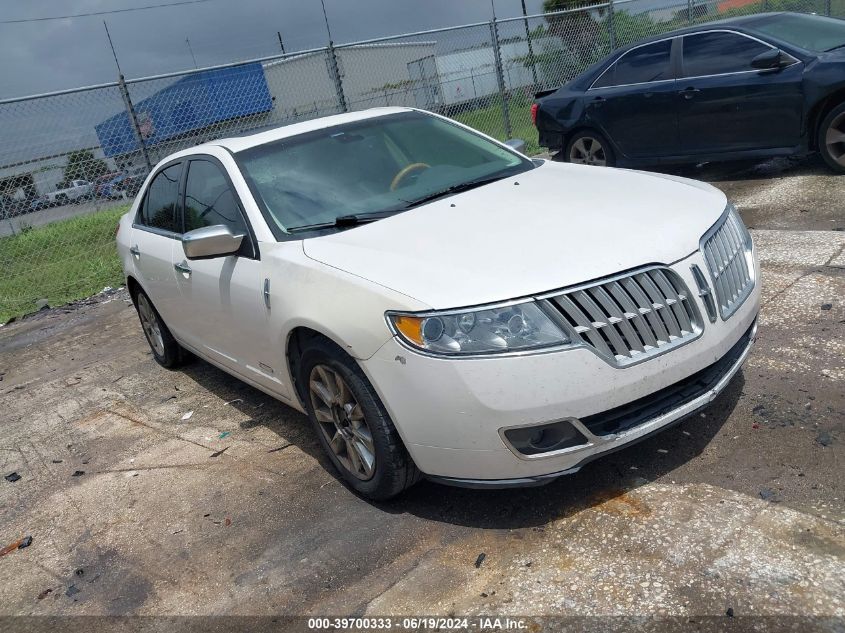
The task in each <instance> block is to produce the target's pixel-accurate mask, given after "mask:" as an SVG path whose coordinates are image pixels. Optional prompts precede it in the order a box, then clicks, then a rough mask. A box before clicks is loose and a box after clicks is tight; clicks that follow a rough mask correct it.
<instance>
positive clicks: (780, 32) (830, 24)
mask: <svg viewBox="0 0 845 633" xmlns="http://www.w3.org/2000/svg"><path fill="white" fill-rule="evenodd" d="M753 26H754V29H755V30H757V31H760V32H761V33H764V34H766V35H770V36H772V37H776V38H778V39H779V40H783V41H784V42H786V43H788V44H792V45H794V46H798V47H800V48H803V49H805V50H808V51H815V52H817V53H820V52H823V51H829V50H832V49H834V48H839V47H840V46H843V45H845V20H837V19H835V18H826V17H824V16H820V15H802V14H795V13H786V14H783V15H772V16H768V17H767V18H764V19H760V21H759V22H758V21H755V22H754V24H753Z"/></svg>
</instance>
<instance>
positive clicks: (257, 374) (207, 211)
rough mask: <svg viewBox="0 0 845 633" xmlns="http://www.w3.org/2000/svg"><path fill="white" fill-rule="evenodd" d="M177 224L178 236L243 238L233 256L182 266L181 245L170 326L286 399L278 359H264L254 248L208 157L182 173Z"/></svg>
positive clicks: (230, 191)
mask: <svg viewBox="0 0 845 633" xmlns="http://www.w3.org/2000/svg"><path fill="white" fill-rule="evenodd" d="M187 170H188V173H187V177H186V180H185V202H184V207H183V216H184V217H183V222H184V230H185V232H188V231H192V230H194V229H198V228H202V227H205V226H213V225H218V224H222V225H225V226H227V227H229V229H230V230H231V231H232V233H234V234H236V235H243V236H244V239H243V242H242V243H241V249H240V250H239V251H238V252H237V253H235V254H232V255H226V256H221V257H211V258H207V259H194V260H188V258H187V257H186V256H185V251H184V248H183V247H182V244H181V242H179V243H177V244H176V246H175V247H174V249H173V253H172V265H171V267H172V269H173V270H174V271H175V275H176V281H177V284H178V287H179V291H180V294H181V301H180V302H179V313H178V315H177V317H176V320H177V322H178V323H179V324H180V326H181V327H182V328H183V330H184V332H185V337H186V338H185V341H186V343H187V344H188V345H189V346H191V347H193V348H194V349H196V350H197V351H198V352H200V353H201V354H204V355H206V356H208V357H209V358H211V359H213V360H215V361H216V362H218V363H220V364H222V365H225V366H226V367H227V368H229V369H231V370H233V371H235V372H236V373H238V374H240V375H241V376H243V377H245V378H246V379H248V380H252V381H254V382H257V383H259V384H260V385H262V386H264V387H266V388H268V389H270V390H271V391H274V392H276V393H279V394H281V395H285V394H286V389H284V388H283V386H282V383H281V382H280V380H279V376H281V375H283V373H284V372H283V371H282V370H283V368H284V362H285V359H284V358H274V357H273V356H272V354H271V353H270V349H271V346H270V345H269V343H270V340H271V337H270V336H269V328H268V316H269V315H268V311H267V307H266V306H265V302H264V296H263V284H264V279H263V276H262V267H261V261H260V254H259V252H258V244H257V242H256V241H255V240H254V239H253V237H252V235H251V232H250V230H249V225H248V223H247V222H246V220H245V216H244V213H243V210H242V209H241V206H240V204H239V201H238V199H237V195H236V194H235V192H234V188H233V187H232V186H231V183H230V181H229V179H228V178H227V176H226V175H225V171H224V169H223V167H222V165H220V164H219V163H218V162H216V161H215V160H214V159H212V158H211V157H208V158H196V159H191V160H190V161H189V162H188V165H187Z"/></svg>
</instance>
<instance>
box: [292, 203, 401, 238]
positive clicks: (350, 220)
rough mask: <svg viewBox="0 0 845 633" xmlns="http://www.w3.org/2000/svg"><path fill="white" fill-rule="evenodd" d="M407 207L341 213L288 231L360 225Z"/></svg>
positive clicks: (296, 231) (298, 231) (297, 231)
mask: <svg viewBox="0 0 845 633" xmlns="http://www.w3.org/2000/svg"><path fill="white" fill-rule="evenodd" d="M406 208H407V207H405V206H402V207H398V208H395V209H386V210H384V211H377V212H375V213H351V214H349V215H339V216H338V217H336V218H335V219H334V220H332V221H331V222H321V223H319V224H304V225H302V226H294V227H292V228H290V229H288V231H289V232H290V233H300V232H302V231H316V230H319V229H334V228H345V227H349V226H359V225H361V224H369V223H370V222H375V221H376V220H381V219H382V218H386V217H389V216H391V215H395V214H397V213H399V212H401V211H404V210H405V209H406Z"/></svg>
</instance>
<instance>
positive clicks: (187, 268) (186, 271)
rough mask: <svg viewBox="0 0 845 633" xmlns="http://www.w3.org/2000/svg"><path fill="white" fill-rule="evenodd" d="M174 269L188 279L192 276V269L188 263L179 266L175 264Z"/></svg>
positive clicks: (181, 263)
mask: <svg viewBox="0 0 845 633" xmlns="http://www.w3.org/2000/svg"><path fill="white" fill-rule="evenodd" d="M173 268H175V269H176V272H177V273H182V274H183V275H186V276H188V277H190V276H191V267H190V266H188V264H187V262H180V263H178V264H173Z"/></svg>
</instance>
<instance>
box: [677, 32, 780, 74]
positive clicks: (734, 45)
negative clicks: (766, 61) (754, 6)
mask: <svg viewBox="0 0 845 633" xmlns="http://www.w3.org/2000/svg"><path fill="white" fill-rule="evenodd" d="M770 48H771V47H770V46H767V45H766V44H763V43H762V42H758V41H757V40H753V39H751V38H750V37H745V36H744V35H739V34H737V33H723V32H713V33H699V34H697V35H687V36H686V37H684V56H683V58H684V76H685V77H703V76H706V75H721V74H723V73H735V72H742V71H744V70H752V68H751V60H752V59H754V58H755V57H757V55H759V54H760V53H765V52H766V51H768V50H770Z"/></svg>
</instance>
